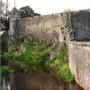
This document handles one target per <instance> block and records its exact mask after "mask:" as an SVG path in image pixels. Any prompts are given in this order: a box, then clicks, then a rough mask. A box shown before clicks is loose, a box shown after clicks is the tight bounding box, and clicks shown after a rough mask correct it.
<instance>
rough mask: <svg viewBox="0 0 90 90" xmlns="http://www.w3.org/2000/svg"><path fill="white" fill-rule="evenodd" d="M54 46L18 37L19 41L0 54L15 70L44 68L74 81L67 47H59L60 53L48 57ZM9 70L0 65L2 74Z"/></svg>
mask: <svg viewBox="0 0 90 90" xmlns="http://www.w3.org/2000/svg"><path fill="white" fill-rule="evenodd" d="M18 42H19V44H17V43H18ZM21 46H23V49H22V48H21ZM56 47H57V46H56V45H55V44H54V45H46V44H41V43H39V42H30V41H27V40H24V39H23V40H22V39H21V38H20V41H19V40H17V42H16V43H14V44H13V46H11V47H10V49H9V50H8V52H6V53H5V54H4V55H2V56H3V58H4V59H6V60H7V61H8V65H10V66H11V67H12V68H13V69H14V70H15V71H18V72H22V71H24V72H30V71H39V70H44V71H49V72H53V73H54V74H55V75H58V76H60V77H62V78H63V79H64V80H65V81H67V82H70V83H71V82H74V77H73V76H72V74H71V72H70V70H69V65H68V55H67V52H68V50H67V47H65V46H64V47H63V48H61V50H60V53H59V54H58V55H57V56H55V58H53V59H50V52H51V51H53V50H54V49H55V48H56ZM11 71H12V70H11V69H10V68H9V67H7V66H3V67H1V72H2V73H3V74H4V75H7V74H9V73H10V72H11Z"/></svg>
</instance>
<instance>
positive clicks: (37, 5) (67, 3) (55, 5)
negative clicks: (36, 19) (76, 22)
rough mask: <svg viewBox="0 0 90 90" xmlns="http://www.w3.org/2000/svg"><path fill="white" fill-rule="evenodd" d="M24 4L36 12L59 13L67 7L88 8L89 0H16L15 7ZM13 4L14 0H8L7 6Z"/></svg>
mask: <svg viewBox="0 0 90 90" xmlns="http://www.w3.org/2000/svg"><path fill="white" fill-rule="evenodd" d="M4 1H5V0H4ZM25 5H29V6H30V7H31V8H32V9H34V11H35V12H37V13H41V14H50V13H59V12H61V11H63V10H64V9H68V8H69V9H83V8H90V0H16V7H17V8H20V7H22V6H25ZM13 6H14V0H9V8H10V9H11V8H12V7H13Z"/></svg>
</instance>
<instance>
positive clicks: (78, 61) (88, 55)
mask: <svg viewBox="0 0 90 90" xmlns="http://www.w3.org/2000/svg"><path fill="white" fill-rule="evenodd" d="M68 47H69V54H68V55H69V67H70V70H71V72H72V73H73V74H74V75H75V79H76V81H77V83H78V84H79V85H80V86H82V87H83V88H84V89H85V90H90V42H69V44H68Z"/></svg>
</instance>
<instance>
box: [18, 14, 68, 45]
mask: <svg viewBox="0 0 90 90" xmlns="http://www.w3.org/2000/svg"><path fill="white" fill-rule="evenodd" d="M64 17H65V14H63V13H62V14H53V15H47V16H36V17H32V18H25V19H20V20H17V21H16V25H17V32H20V33H23V32H24V33H26V34H28V35H29V38H31V39H34V40H39V41H41V42H42V41H43V42H47V43H49V42H52V43H54V42H63V41H64V31H65V25H66V19H65V18H64Z"/></svg>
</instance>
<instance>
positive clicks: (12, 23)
mask: <svg viewBox="0 0 90 90" xmlns="http://www.w3.org/2000/svg"><path fill="white" fill-rule="evenodd" d="M19 18H20V13H19V11H18V10H17V9H16V8H15V7H14V8H13V9H12V11H11V12H10V14H9V19H10V25H9V27H10V29H9V35H10V36H11V35H14V33H15V31H16V20H17V19H19Z"/></svg>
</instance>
